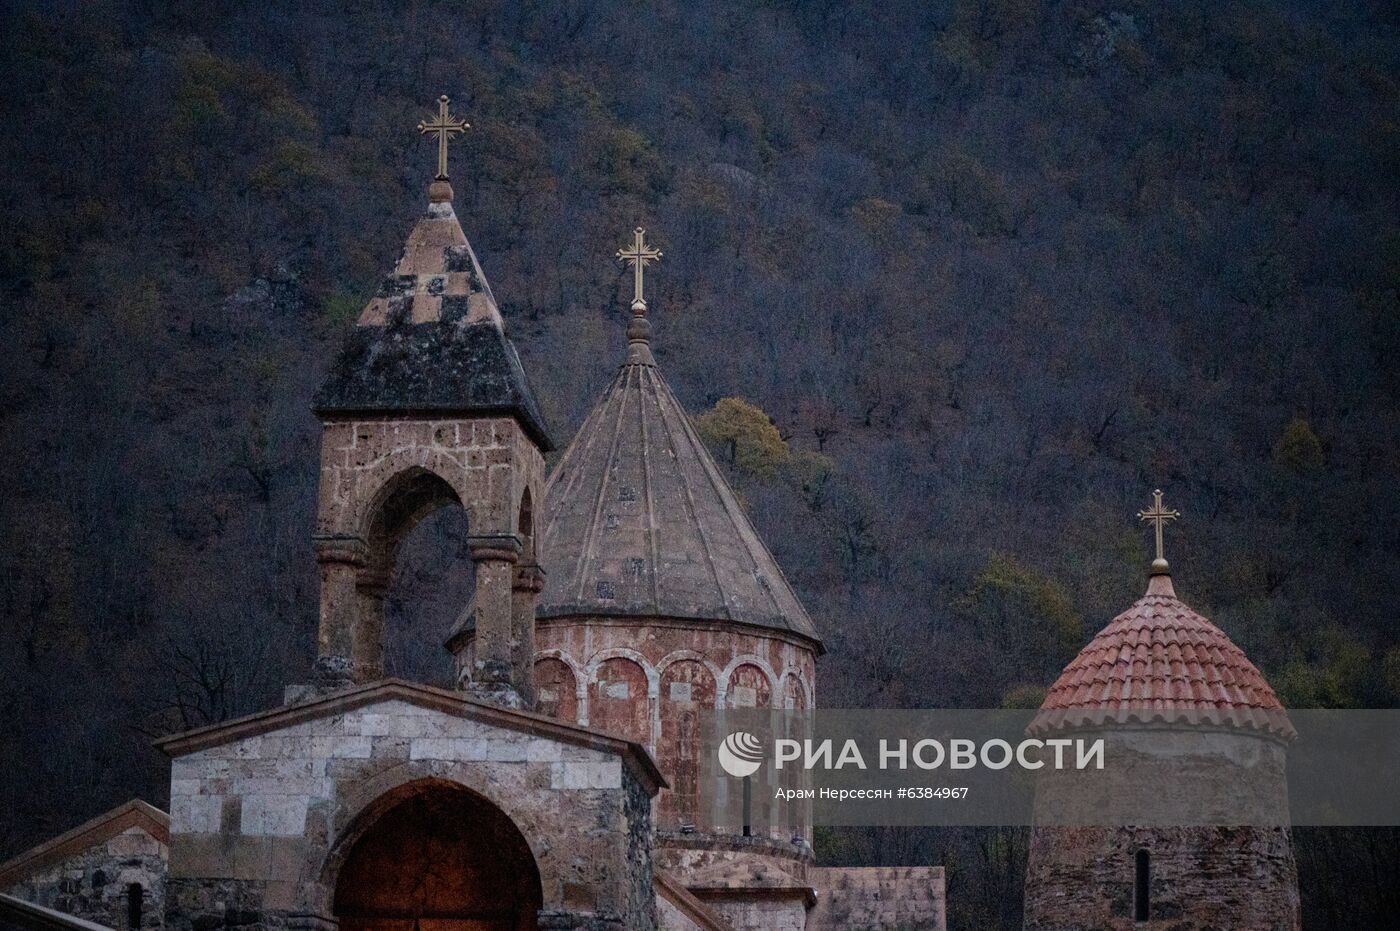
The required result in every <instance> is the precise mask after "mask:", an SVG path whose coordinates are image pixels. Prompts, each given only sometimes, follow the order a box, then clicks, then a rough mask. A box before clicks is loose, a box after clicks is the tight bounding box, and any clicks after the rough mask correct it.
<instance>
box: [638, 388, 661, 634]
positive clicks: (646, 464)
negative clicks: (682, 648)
mask: <svg viewBox="0 0 1400 931" xmlns="http://www.w3.org/2000/svg"><path fill="white" fill-rule="evenodd" d="M636 364H637V366H638V367H639V368H640V369H641V371H640V374H639V375H638V378H637V422H638V424H639V425H640V428H639V432H640V433H641V439H642V500H643V501H645V502H646V518H647V526H646V532H647V542H648V543H649V544H650V549H651V603H652V606H653V607H654V608H656V609H657V610H658V611H659V610H660V609H661V590H660V587H659V586H660V581H659V580H658V578H657V576H658V575H659V574H660V573H659V572H658V571H657V566H659V565H660V563H661V553H660V548H659V546H658V544H657V539H656V537H657V534H658V532H659V531H660V529H661V525H660V523H659V522H658V521H657V520H656V501H655V498H654V497H653V495H652V488H651V461H650V456H649V451H650V448H651V444H650V443H648V442H647V405H646V404H645V403H644V401H645V398H643V397H642V379H643V378H645V377H646V375H647V367H646V366H644V365H643V364H642V363H636ZM654 367H655V366H654V365H653V366H651V368H654Z"/></svg>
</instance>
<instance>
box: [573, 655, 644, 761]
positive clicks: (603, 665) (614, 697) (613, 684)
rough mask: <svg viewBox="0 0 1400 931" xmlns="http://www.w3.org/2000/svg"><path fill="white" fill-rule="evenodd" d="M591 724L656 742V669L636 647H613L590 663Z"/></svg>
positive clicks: (601, 728)
mask: <svg viewBox="0 0 1400 931" xmlns="http://www.w3.org/2000/svg"><path fill="white" fill-rule="evenodd" d="M588 670H589V671H588V726H589V727H596V728H598V729H599V730H602V731H608V732H610V733H613V734H617V735H619V736H622V737H626V738H627V739H629V740H635V741H637V742H638V743H641V744H645V745H646V746H648V747H652V746H655V741H654V740H653V735H652V728H651V719H652V715H651V702H652V696H653V695H655V693H656V689H655V682H656V671H655V670H654V669H651V668H650V665H649V664H648V663H647V662H646V659H645V658H644V657H642V655H641V654H639V653H636V652H635V651H633V650H613V651H609V654H608V655H605V656H600V657H597V658H595V659H594V660H593V661H592V662H590V663H589V664H588Z"/></svg>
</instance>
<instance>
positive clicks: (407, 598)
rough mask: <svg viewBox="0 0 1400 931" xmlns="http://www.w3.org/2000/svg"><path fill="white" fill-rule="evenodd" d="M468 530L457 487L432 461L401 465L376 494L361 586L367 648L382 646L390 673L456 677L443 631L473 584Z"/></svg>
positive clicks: (431, 679)
mask: <svg viewBox="0 0 1400 931" xmlns="http://www.w3.org/2000/svg"><path fill="white" fill-rule="evenodd" d="M468 531H469V526H468V519H467V512H466V510H465V509H464V508H463V507H462V505H461V502H460V501H459V499H458V497H457V494H456V492H455V491H454V490H453V489H452V487H451V486H450V485H449V484H448V483H447V482H446V481H444V480H443V479H442V478H440V477H439V476H437V475H436V474H434V473H432V472H430V471H428V470H426V469H421V468H420V469H409V470H407V471H405V472H403V473H400V474H399V475H397V476H395V477H394V478H393V479H391V480H390V481H389V482H388V483H387V484H386V486H385V488H384V490H383V491H382V492H381V493H380V495H379V496H378V498H377V499H376V501H375V505H374V508H373V510H372V511H371V518H370V523H369V527H368V530H367V534H366V540H365V542H366V546H367V549H368V558H367V560H366V563H365V566H364V568H363V569H362V570H361V572H360V575H359V580H358V584H357V590H358V591H359V594H360V607H361V619H360V625H361V627H362V628H363V638H364V640H365V642H364V643H363V645H362V651H363V656H364V658H365V660H366V661H367V662H372V657H373V652H374V650H375V649H376V648H377V649H378V650H380V651H381V652H380V656H381V657H382V669H383V672H384V674H385V675H389V676H397V677H400V678H405V679H411V680H413V681H417V682H427V683H430V684H434V685H441V686H450V685H451V683H452V681H453V675H452V662H451V657H449V656H448V655H447V654H446V653H445V652H444V651H443V649H442V638H443V635H444V633H445V632H446V631H447V629H448V628H449V627H450V625H451V623H452V621H453V620H454V619H455V618H456V617H457V615H458V614H459V613H460V612H461V610H462V606H463V605H465V604H467V602H468V601H469V600H470V598H471V594H472V591H473V589H474V587H475V585H474V569H473V564H472V559H471V555H470V551H469V547H468V543H467V541H468ZM357 662H358V658H357Z"/></svg>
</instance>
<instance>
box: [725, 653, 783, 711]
mask: <svg viewBox="0 0 1400 931" xmlns="http://www.w3.org/2000/svg"><path fill="white" fill-rule="evenodd" d="M720 681H721V683H722V687H723V691H722V693H721V694H720V701H721V702H722V703H723V705H724V707H726V708H745V707H754V708H771V707H772V706H773V705H772V701H773V685H774V683H775V682H777V681H778V677H777V675H776V674H775V673H774V672H773V668H772V667H771V666H769V665H768V663H766V662H765V661H764V660H763V659H762V658H761V657H758V656H736V657H734V658H733V659H732V660H730V661H729V665H728V666H726V667H725V670H724V677H723V678H722V679H721V680H720ZM736 689H752V690H753V693H754V694H753V703H752V704H749V703H748V700H749V695H748V693H747V692H745V691H739V692H737V693H736V691H735V690H736ZM741 700H742V701H741Z"/></svg>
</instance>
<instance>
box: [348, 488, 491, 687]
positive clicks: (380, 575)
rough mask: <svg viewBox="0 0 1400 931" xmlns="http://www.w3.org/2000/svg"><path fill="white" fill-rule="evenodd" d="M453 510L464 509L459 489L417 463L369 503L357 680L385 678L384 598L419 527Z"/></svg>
mask: <svg viewBox="0 0 1400 931" xmlns="http://www.w3.org/2000/svg"><path fill="white" fill-rule="evenodd" d="M447 507H458V508H460V507H462V500H461V498H460V496H459V495H458V493H457V490H456V489H455V488H454V487H453V486H452V484H451V483H450V482H449V481H448V480H447V479H446V478H444V477H443V476H442V475H441V474H439V473H438V472H435V471H433V470H431V469H427V468H423V467H422V466H417V465H413V466H408V467H406V468H404V469H403V470H401V471H399V472H397V473H394V474H393V475H391V476H389V477H388V478H387V479H385V480H384V481H383V483H382V484H381V485H380V486H379V488H378V490H377V491H376V492H375V494H374V495H373V496H372V497H371V498H370V499H369V505H368V507H367V508H366V510H365V512H364V514H363V517H362V519H363V523H362V524H361V525H360V526H359V528H358V529H359V535H360V539H361V540H363V541H364V551H363V552H364V559H363V561H362V562H361V564H360V565H359V566H357V567H356V572H355V579H354V584H355V610H354V612H353V615H352V616H351V617H350V618H349V619H348V623H349V626H350V630H349V641H350V643H349V647H350V660H351V670H352V672H351V675H352V678H353V679H354V680H355V681H357V682H365V681H370V680H373V679H377V678H380V677H382V676H383V674H384V597H385V594H386V592H387V591H388V587H389V582H390V579H391V578H392V576H393V571H394V564H395V561H396V559H397V556H398V551H399V548H400V547H401V545H402V544H403V542H404V539H405V538H406V537H407V536H408V535H409V533H411V532H412V531H413V528H414V527H416V526H418V524H419V523H421V522H422V521H423V520H424V519H425V518H427V517H428V516H429V515H431V514H432V513H434V512H435V511H438V510H439V509H441V508H447ZM470 519H471V515H468V520H470Z"/></svg>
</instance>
